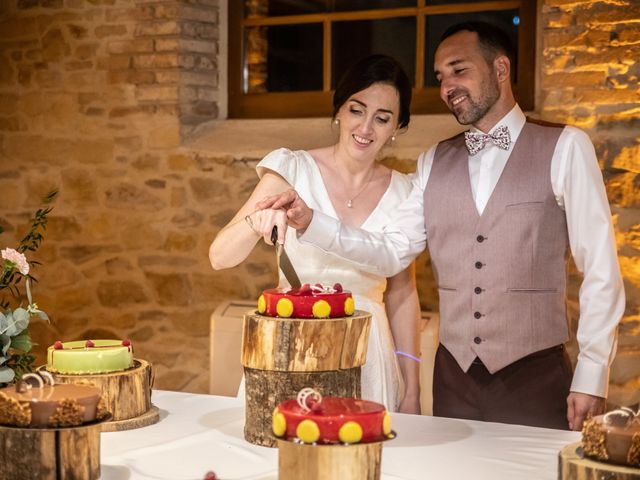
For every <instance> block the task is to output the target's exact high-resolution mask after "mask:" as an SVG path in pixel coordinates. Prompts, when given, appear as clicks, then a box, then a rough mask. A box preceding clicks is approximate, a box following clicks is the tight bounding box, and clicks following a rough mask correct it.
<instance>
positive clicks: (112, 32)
mask: <svg viewBox="0 0 640 480" xmlns="http://www.w3.org/2000/svg"><path fill="white" fill-rule="evenodd" d="M93 32H94V34H95V36H96V37H97V38H100V39H102V38H107V37H121V36H123V35H126V34H127V27H126V25H99V26H97V27H96V28H95V29H94V31H93Z"/></svg>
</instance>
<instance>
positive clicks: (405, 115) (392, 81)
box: [333, 54, 411, 128]
mask: <svg viewBox="0 0 640 480" xmlns="http://www.w3.org/2000/svg"><path fill="white" fill-rule="evenodd" d="M374 83H386V84H388V85H391V86H393V87H395V89H396V90H397V91H398V95H399V97H400V112H399V113H398V127H399V128H405V127H407V126H408V125H409V119H410V115H411V114H410V113H409V110H410V109H411V82H410V81H409V77H407V74H406V73H405V72H404V69H403V68H402V65H400V63H399V62H398V61H397V60H396V59H395V58H393V57H389V56H388V55H380V54H376V55H369V56H368V57H364V58H361V59H360V60H358V61H357V62H356V63H354V64H353V65H352V66H351V67H350V68H349V69H348V70H347V71H346V72H344V74H343V75H342V77H341V78H340V81H339V82H338V85H337V86H336V91H335V93H334V94H333V118H335V116H336V114H337V113H338V110H340V107H342V105H344V103H345V102H346V101H347V100H349V97H351V95H353V94H354V93H357V92H361V91H362V90H364V89H365V88H368V87H370V86H371V85H373V84H374Z"/></svg>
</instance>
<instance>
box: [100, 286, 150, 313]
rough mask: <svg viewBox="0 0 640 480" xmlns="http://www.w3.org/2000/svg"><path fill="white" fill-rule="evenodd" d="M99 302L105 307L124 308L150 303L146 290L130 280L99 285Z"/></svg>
mask: <svg viewBox="0 0 640 480" xmlns="http://www.w3.org/2000/svg"><path fill="white" fill-rule="evenodd" d="M97 293H98V300H99V301H100V305H102V306H103V307H112V308H117V307H123V306H127V305H136V304H143V303H147V302H148V301H149V299H148V297H147V295H146V294H145V292H144V288H143V287H142V286H141V285H140V284H138V283H135V282H133V281H130V280H108V281H106V280H105V281H101V282H99V283H98V288H97Z"/></svg>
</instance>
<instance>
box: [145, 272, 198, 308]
mask: <svg viewBox="0 0 640 480" xmlns="http://www.w3.org/2000/svg"><path fill="white" fill-rule="evenodd" d="M145 276H146V278H147V281H148V282H149V285H150V287H151V288H152V289H153V291H154V292H155V298H156V301H157V302H158V303H159V304H160V305H173V306H185V305H190V304H191V302H192V286H191V281H190V280H189V276H188V275H186V274H184V273H170V274H161V273H153V272H145Z"/></svg>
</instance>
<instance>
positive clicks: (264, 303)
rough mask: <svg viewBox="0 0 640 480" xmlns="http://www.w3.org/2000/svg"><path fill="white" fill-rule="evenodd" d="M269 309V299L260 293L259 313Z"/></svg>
mask: <svg viewBox="0 0 640 480" xmlns="http://www.w3.org/2000/svg"><path fill="white" fill-rule="evenodd" d="M266 311H267V301H266V300H265V299H264V295H260V298H258V313H264V312H266Z"/></svg>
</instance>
